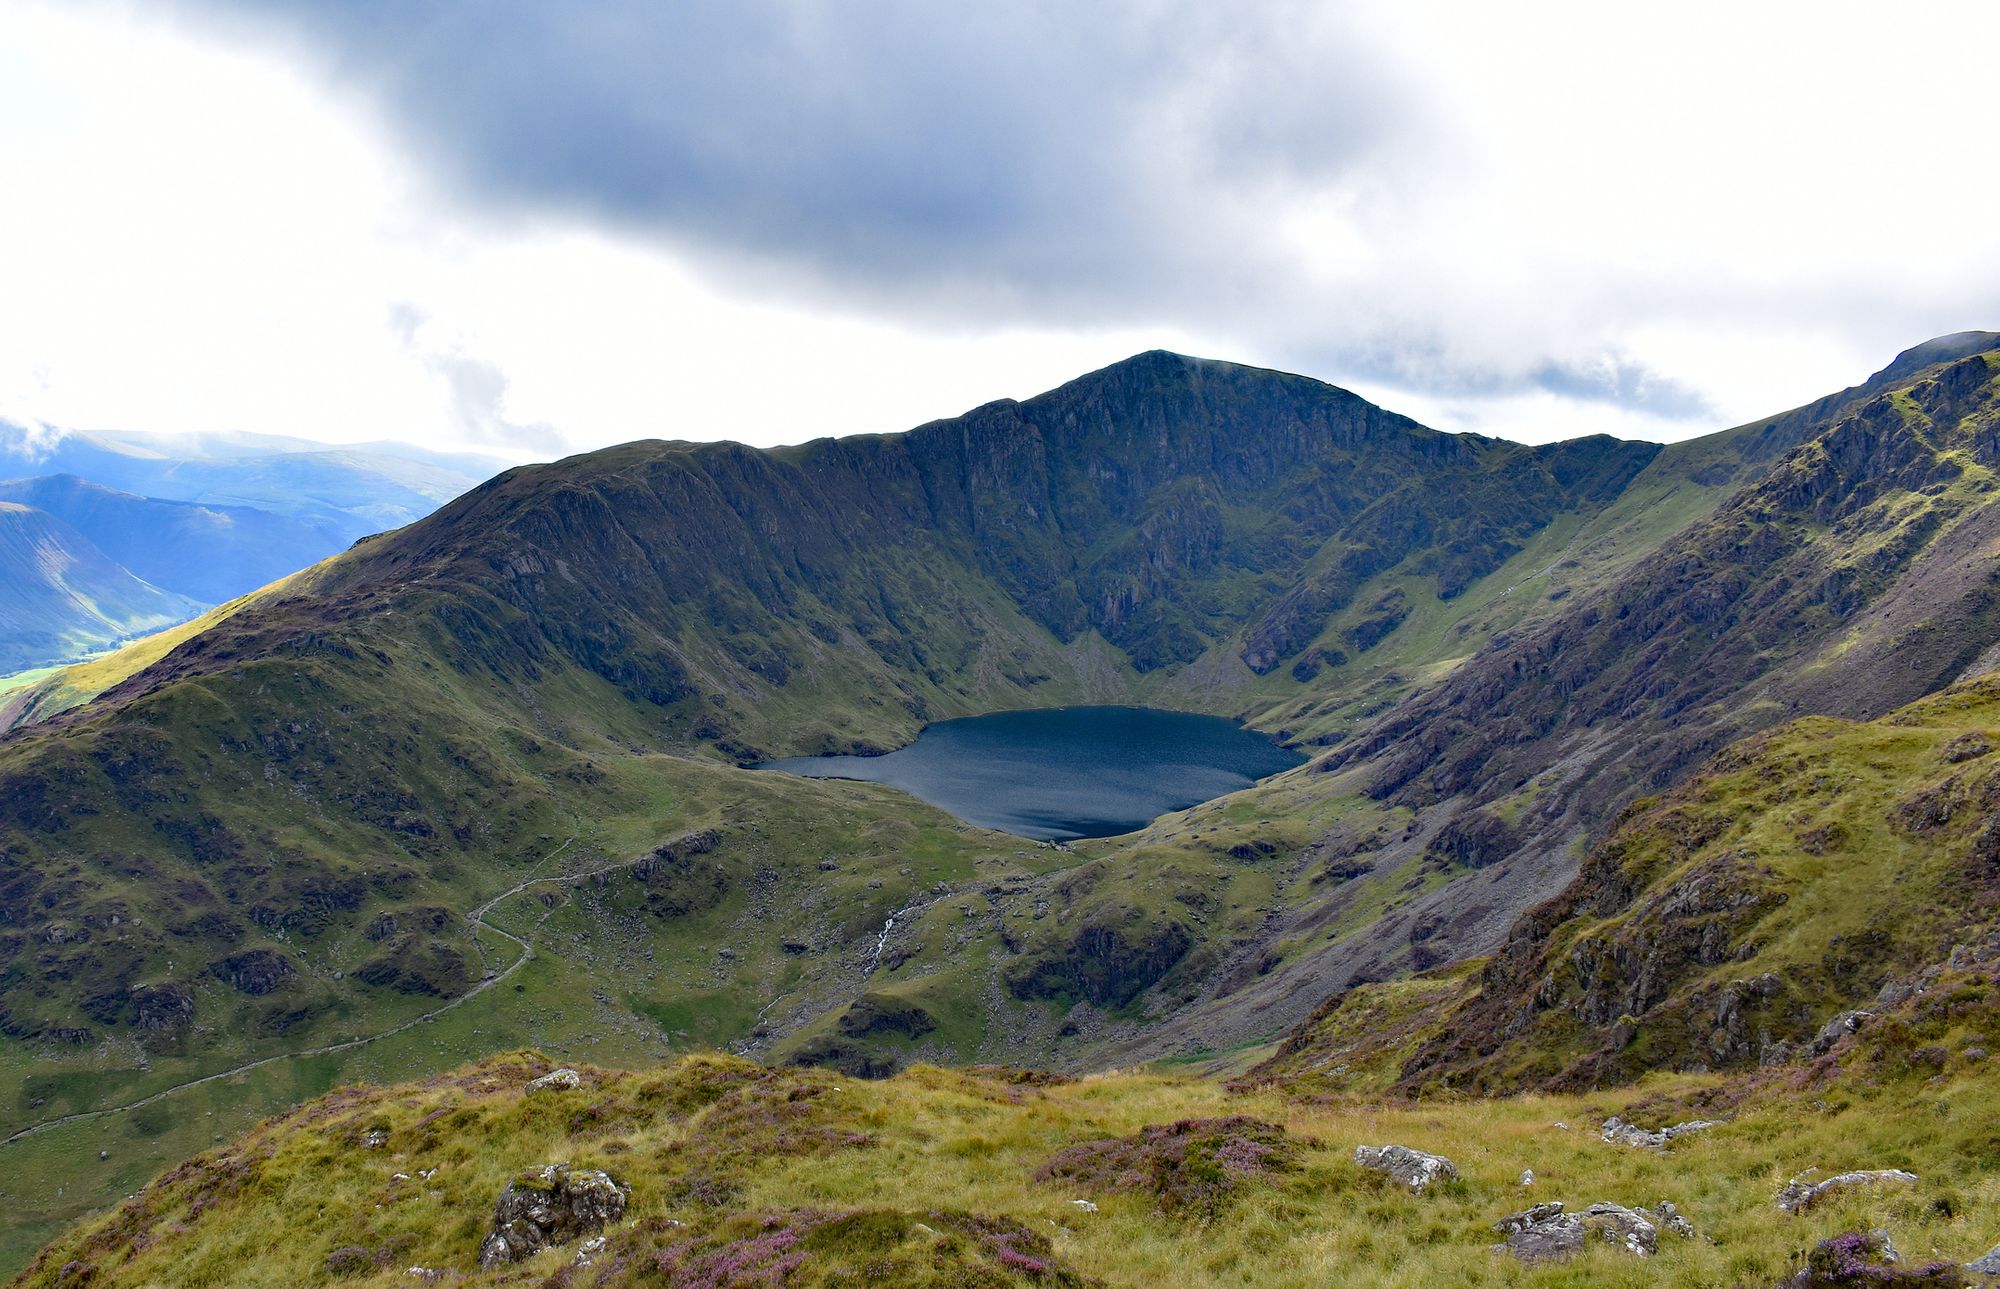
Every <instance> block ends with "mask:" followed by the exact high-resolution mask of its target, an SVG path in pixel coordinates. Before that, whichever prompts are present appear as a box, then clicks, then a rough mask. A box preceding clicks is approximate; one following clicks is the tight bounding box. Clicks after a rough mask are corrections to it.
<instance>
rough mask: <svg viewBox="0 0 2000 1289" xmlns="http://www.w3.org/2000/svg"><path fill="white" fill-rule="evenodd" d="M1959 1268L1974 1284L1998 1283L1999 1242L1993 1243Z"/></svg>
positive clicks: (1999, 1266) (1999, 1267)
mask: <svg viewBox="0 0 2000 1289" xmlns="http://www.w3.org/2000/svg"><path fill="white" fill-rule="evenodd" d="M1959 1270H1961V1271H1963V1272H1964V1273H1965V1275H1966V1277H1967V1278H1968V1279H1970V1280H1971V1281H1972V1283H1973V1284H1976V1285H2000V1244H1996V1245H1994V1246H1993V1247H1992V1248H1991V1249H1988V1250H1987V1251H1986V1252H1985V1253H1983V1254H1981V1255H1980V1256H1979V1257H1976V1258H1974V1259H1973V1260H1972V1261H1970V1262H1968V1263H1966V1264H1965V1265H1964V1266H1963V1267H1960V1268H1959Z"/></svg>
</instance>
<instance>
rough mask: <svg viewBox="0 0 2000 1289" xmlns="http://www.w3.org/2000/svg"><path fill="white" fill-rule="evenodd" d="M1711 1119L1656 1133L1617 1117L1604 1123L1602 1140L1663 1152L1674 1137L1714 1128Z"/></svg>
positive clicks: (1613, 1116)
mask: <svg viewBox="0 0 2000 1289" xmlns="http://www.w3.org/2000/svg"><path fill="white" fill-rule="evenodd" d="M1715 1126H1716V1125H1715V1121H1714V1120H1712V1119H1690V1120H1688V1121H1687V1122H1686V1123H1677V1124H1674V1125H1673V1126H1672V1127H1670V1128H1661V1129H1658V1130H1657V1131H1655V1130H1653V1129H1648V1128H1641V1127H1640V1126H1639V1125H1638V1124H1636V1123H1626V1122H1625V1121H1624V1120H1623V1119H1620V1118H1619V1117H1618V1116H1617V1115H1615V1114H1614V1115H1612V1116H1611V1117H1610V1118H1609V1119H1606V1120H1605V1121H1604V1139H1605V1140H1606V1141H1610V1142H1616V1143H1617V1144H1619V1145H1623V1146H1640V1147H1643V1148H1645V1149H1647V1150H1665V1149H1666V1148H1667V1143H1668V1142H1670V1141H1672V1140H1673V1139H1674V1138H1676V1137H1685V1136H1687V1135H1688V1134H1689V1133H1691V1132H1706V1131H1708V1130H1709V1129H1710V1128H1713V1127H1715Z"/></svg>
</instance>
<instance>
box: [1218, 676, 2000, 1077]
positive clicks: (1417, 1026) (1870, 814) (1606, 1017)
mask: <svg viewBox="0 0 2000 1289" xmlns="http://www.w3.org/2000/svg"><path fill="white" fill-rule="evenodd" d="M1996 731H2000V675H1994V674H1990V673H1989V674H1982V675H1980V676H1978V677H1976V678H1973V679H1970V680H1967V681H1965V682H1963V683H1961V684H1958V685H1955V686H1952V687H1950V688H1947V689H1945V690H1943V691H1942V692H1940V693H1937V694H1934V695H1931V696H1929V697H1926V698H1923V699H1920V700H1918V701H1917V702H1915V703H1912V704H1910V705H1908V706H1906V707H1902V708H1899V709H1897V710H1896V711H1894V712H1891V713H1890V714H1888V715H1887V716H1885V717H1882V718H1880V719H1877V720H1873V721H1866V722H1854V721H1843V720H1840V719H1837V718H1833V717H1808V718H1806V719H1803V720H1799V721H1794V722H1791V723H1789V724H1786V725H1783V726H1781V727H1779V728H1778V729H1776V730H1773V731H1770V732H1768V733H1764V734H1759V735H1755V736H1752V737H1750V738H1747V739H1744V740H1742V741H1740V742H1738V743H1735V744H1732V745H1730V746H1729V747H1727V748H1725V749H1723V750H1722V751H1721V752H1719V753H1717V754H1716V755H1715V756H1713V757H1712V758H1710V759H1709V760H1708V761H1707V762H1705V763H1704V764H1703V765H1702V766H1701V768H1700V769H1699V770H1698V772H1697V773H1695V774H1694V775H1692V776H1691V777H1689V778H1688V779H1686V780H1685V781H1684V782H1682V783H1681V784H1679V785H1678V786H1677V787H1675V788H1674V789H1673V790H1672V791H1670V792H1667V793H1665V794H1663V795H1661V796H1659V797H1655V798H1646V799H1643V800H1641V801H1638V802H1635V803H1634V804H1633V805H1632V806H1630V807H1629V808H1628V809H1627V810H1626V811H1625V812H1624V813H1623V814H1622V815H1621V816H1620V818H1619V819H1618V821H1617V823H1616V826H1615V827H1614V828H1613V829H1612V830H1611V831H1610V833H1609V834H1608V835H1607V836H1606V837H1605V839H1604V840H1603V841H1602V842H1600V843H1599V844H1597V845H1596V846H1594V847H1593V848H1592V850H1591V852H1590V854H1589V856H1588V857H1587V858H1586V859H1585V861H1584V863H1583V865H1582V869H1581V871H1580V872H1579V873H1578V875H1577V877H1576V878H1575V880H1574V881H1572V882H1571V883H1570V884H1569V885H1568V886H1567V887H1566V888H1564V889H1563V890H1562V891H1561V892H1560V893H1558V894H1556V895H1555V896H1554V897H1553V898H1551V899H1549V900H1547V901H1546V902H1544V903H1542V904H1540V905H1538V906H1536V907H1535V908H1533V909H1531V910H1530V911H1529V912H1528V913H1527V914H1526V915H1525V916H1524V917H1522V918H1521V920H1520V921H1518V922H1517V923H1516V924H1515V925H1514V926H1513V928H1512V929H1511V930H1510V931H1509V932H1508V935H1507V937H1506V938H1505V940H1504V941H1503V942H1502V943H1501V944H1500V945H1498V946H1496V949H1495V952H1494V953H1493V954H1492V956H1491V957H1490V958H1486V959H1475V960H1471V961H1470V962H1468V963H1465V964H1457V965H1453V966H1451V967H1445V968H1439V969H1438V970H1436V971H1434V972H1431V973H1428V974H1426V975H1423V976H1419V977H1417V978H1415V979H1413V980H1408V981H1401V982H1397V983H1394V984H1385V985H1366V986H1362V987H1360V988H1357V989H1354V990H1352V991H1349V992H1346V993H1344V994H1341V995H1338V996H1336V997H1334V998H1330V999H1328V1000H1327V1002H1326V1004H1325V1005H1324V1006H1323V1007H1322V1008H1321V1009H1320V1010H1319V1012H1318V1013H1317V1014H1316V1015H1315V1016H1313V1017H1312V1018H1311V1019H1310V1020H1309V1021H1308V1022H1307V1023H1306V1024H1304V1025H1302V1026H1301V1027H1300V1028H1299V1029H1298V1030H1297V1031H1296V1032H1295V1033H1294V1034H1293V1035H1292V1036H1291V1037H1290V1038H1289V1039H1288V1040H1287V1042H1286V1044H1285V1048H1284V1050H1283V1051H1282V1052H1281V1053H1280V1054H1279V1055H1278V1056H1276V1057H1275V1058H1273V1059H1272V1060H1271V1061H1270V1062H1268V1063H1266V1064H1265V1065H1264V1066H1263V1067H1262V1068H1261V1069H1260V1070H1259V1072H1258V1074H1257V1078H1258V1079H1259V1080H1261V1081H1275V1082H1280V1083H1285V1084H1287V1085H1313V1086H1327V1087H1362V1086H1369V1087H1375V1088H1390V1087H1395V1088H1400V1089H1402V1090H1405V1091H1411V1092H1417V1091H1424V1090H1433V1089H1437V1088H1442V1087H1450V1088H1455V1089H1472V1090H1478V1091H1484V1092H1489V1093H1490V1092H1506V1091H1517V1090H1520V1089H1524V1088H1564V1089H1589V1088H1601V1087H1606V1086H1614V1085H1617V1084H1620V1083H1626V1082H1630V1081H1632V1080H1634V1079H1637V1078H1640V1077H1642V1076H1643V1075H1645V1074H1647V1073H1650V1072H1652V1071H1657V1070H1697V1071H1707V1070H1710V1069H1737V1070H1755V1069H1758V1068H1760V1067H1771V1066H1778V1065H1783V1064H1784V1063H1786V1062H1789V1061H1797V1060H1810V1059H1812V1058H1815V1057H1819V1056H1823V1055H1824V1054H1825V1053H1826V1052H1828V1051H1829V1050H1831V1049H1832V1048H1833V1047H1834V1046H1835V1044H1836V1042H1837V1041H1839V1040H1842V1039H1845V1038H1846V1037H1847V1036H1848V1035H1850V1034H1854V1033H1856V1032H1859V1035H1860V1039H1861V1041H1862V1042H1863V1043H1868V1042H1871V1041H1875V1040H1878V1039H1880V1038H1881V1037H1882V1036H1883V1033H1884V1032H1885V1030H1886V1025H1878V1024H1876V1023H1875V1022H1876V1021H1877V1020H1878V1019H1883V1018H1885V1017H1886V1015H1887V1014H1888V1013H1890V1012H1892V1011H1893V1010H1894V1009H1896V1008H1897V1007H1899V1006H1900V1005H1901V1004H1903V1003H1904V1002H1906V1001H1909V1000H1911V999H1915V998H1917V997H1918V995H1921V994H1924V993H1926V992H1928V991H1929V990H1930V989H1931V988H1932V986H1933V985H1935V984H1936V982H1937V981H1938V980H1939V979H1940V977H1941V976H1942V975H1944V974H1945V973H1962V972H1965V971H1968V970H1972V969H1974V968H1976V967H1978V966H1979V964H1984V963H1988V962H1990V961H1991V957H1992V953H1991V950H1992V948H1993V946H1995V945H2000V938H1996V936H2000V926H1996V925H1995V920H1994V916H1993V907H1994V902H1995V894H1996V882H2000V829H1996V828H1995V827H1993V826H1992V805H1993V803H1994V802H1995V801H1996V800H2000V774H1996V771H2000V763H1995V762H1994V759H1993V754H1994V750H1995V747H1996V743H1995V739H1996V738H1997V737H2000V733H1996ZM1897 1037H1898V1039H1900V1038H1901V1037H1903V1036H1900V1035H1898V1036H1897ZM1335 1066H1339V1067H1340V1068H1339V1072H1338V1073H1337V1074H1334V1075H1331V1076H1329V1075H1324V1074H1315V1073H1314V1072H1315V1071H1325V1070H1328V1069H1331V1068H1333V1067H1335Z"/></svg>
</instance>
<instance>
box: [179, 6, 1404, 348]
mask: <svg viewBox="0 0 2000 1289" xmlns="http://www.w3.org/2000/svg"><path fill="white" fill-rule="evenodd" d="M195 2H197V3H199V5H200V7H203V8H208V9H216V8H219V9H221V10H223V11H225V12H229V13H232V14H233V15H235V16H237V17H240V18H242V19H244V20H245V21H250V22H268V21H271V20H273V19H274V18H275V19H278V20H280V21H284V22H286V23H287V24H288V25H289V26H290V27H291V28H292V29H293V30H295V31H303V32H304V34H305V36H306V40H305V45H306V47H307V48H308V49H309V50H312V51H315V52H317V53H319V54H320V55H322V56H325V57H328V58H330V63H329V66H330V69H331V70H332V71H333V72H334V74H335V75H336V76H338V77H339V78H340V79H342V80H344V81H347V82H351V83H353V84H356V85H359V86H361V87H362V88H364V89H365V90H367V91H368V92H369V93H370V94H372V95H373V96H375V97H377V98H378V99H379V101H380V102H382V103H383V104H385V105H386V106H387V109H388V113H389V116H390V119H391V120H392V122H394V124H395V125H396V127H397V128H398V129H399V130H400V131H402V132H403V133H404V135H405V136H406V138H407V139H409V140H410V141H412V142H413V143H414V145H415V147H416V150H417V151H418V153H419V155H421V156H422V157H423V158H424V159H425V160H426V162H427V163H428V165H429V166H430V167H431V168H432V170H433V172H434V173H438V174H441V175H443V176H445V177H446V178H447V180H448V182H450V183H451V184H453V185H454V186H455V187H456V188H457V189H458V190H460V191H461V192H462V193H463V194H465V195H467V196H469V197H471V198H472V199H474V200H475V201H477V202H478V203H480V204H481V205H482V206H484V207H485V208H487V209H493V208H495V207H499V208H503V209H504V208H513V209H516V210H522V211H529V212H548V211H555V212H566V213H575V214H581V215H583V216H586V217H588V218H591V219H593V220H598V221H605V222H609V223H612V224H615V225H617V226H620V227H621V228H623V229H625V230H628V231H629V230H640V231H644V232H648V233H652V234H655V235H657V236H659V237H662V238H664V239H667V240H670V241H672V242H674V243H676V244H679V245H683V246H693V247H697V248H702V249H707V250H710V251H720V252H723V253H725V254H728V255H732V256H738V257H746V258H747V259H748V260H750V261H752V262H753V263H756V264H758V265H761V266H762V267H763V268H765V269H766V270H773V269H775V270H777V271H780V272H784V271H791V272H798V273H804V274H806V275H809V276H810V277H811V278H814V279H817V280H818V281H820V282H821V283H824V284H826V285H829V286H832V287H834V288H835V289H837V290H839V291H842V292H845V293H855V292H859V293H860V294H862V295H863V296H866V297H871V298H878V299H880V298H887V299H895V300H900V301H902V302H905V303H907V302H909V301H911V300H919V301H928V302H929V303H931V304H933V305H937V304H942V305H943V307H944V308H946V309H949V308H950V307H952V305H953V304H955V303H961V302H971V301H977V302H979V303H980V304H983V305H986V306H989V307H990V306H992V305H994V304H995V303H996V302H1009V301H1011V302H1015V303H1018V304H1019V305H1020V306H1021V307H1023V308H1024V309H1025V310H1027V311H1029V312H1032V313H1035V314H1037V315H1039V316H1040V318H1041V320H1044V321H1063V320H1064V319H1063V318H1061V317H1055V318H1051V317H1049V316H1048V313H1049V311H1050V310H1054V311H1055V312H1056V313H1058V314H1061V313H1064V312H1073V313H1078V314H1081V315H1083V316H1082V317H1081V318H1078V319H1077V320H1086V319H1092V320H1094V319H1096V318H1098V317H1101V316H1103V314H1104V313H1105V312H1107V311H1113V312H1115V311H1117V310H1118V309H1120V308H1129V306H1130V304H1131V303H1132V302H1135V301H1142V302H1143V301H1151V302H1158V301H1159V300H1161V299H1162V298H1172V297H1174V296H1178V295H1183V294H1185V293H1188V292H1191V291H1199V290H1203V289H1206V290H1210V291H1213V292H1216V293H1219V294H1228V293H1230V292H1231V291H1234V290H1239V289H1241V287H1242V285H1243V283H1242V281H1241V279H1242V278H1244V277H1245V276H1251V277H1254V276H1255V275H1257V274H1258V273H1260V272H1262V271H1264V270H1265V268H1266V267H1267V266H1265V265H1262V264H1260V262H1259V256H1258V253H1257V250H1256V248H1255V247H1254V246H1250V245H1245V244H1243V242H1242V241H1241V240H1240V234H1241V232H1242V230H1241V229H1238V228H1236V227H1233V226H1232V224H1231V220H1230V218H1229V216H1228V213H1227V208H1228V204H1229V201H1230V200H1231V199H1232V197H1233V196H1234V195H1236V194H1240V193H1246V192H1254V191H1255V190H1256V189H1258V188H1259V187H1268V186H1272V185H1284V184H1287V183H1293V182H1323V181H1325V180H1327V179H1329V178H1337V177H1338V176H1339V175H1340V173H1341V172H1342V171H1343V168H1345V167H1348V166H1351V165H1353V164H1354V163H1355V162H1356V161H1357V160H1358V159H1359V158H1361V157H1363V156H1365V155H1366V154H1368V153H1369V152H1370V151H1371V150H1373V149H1375V148H1377V147H1379V146H1381V145H1383V144H1384V143H1385V142H1387V141H1388V140H1389V139H1390V138H1391V137H1392V135H1393V134H1394V132H1395V130H1396V129H1397V128H1398V126H1397V125H1396V123H1397V122H1401V121H1407V120H1409V119H1410V117H1411V113H1410V112H1409V111H1408V105H1407V104H1405V103H1403V102H1402V93H1401V91H1400V90H1399V89H1398V88H1397V87H1396V86H1395V85H1394V84H1393V83H1392V81H1391V78H1390V77H1388V76H1387V75H1386V74H1384V73H1381V72H1380V71H1378V70H1376V69H1375V66H1374V64H1373V62H1372V61H1371V59H1370V57H1369V54H1368V52H1367V51H1366V50H1365V49H1364V48H1362V46H1361V44H1360V42H1359V41H1357V40H1355V39H1354V38H1352V37H1351V36H1346V35H1343V34H1341V33H1339V32H1330V33H1329V32H1325V31H1323V30H1321V28H1320V27H1319V26H1316V25H1315V22H1314V21H1313V20H1311V17H1310V15H1311V11H1310V10H1308V9H1306V8H1303V7H1299V6H1294V5H1290V4H1266V5H1262V6H1248V5H1246V6H1234V5H1230V6H1215V5H1208V4H1202V3H1196V2H1192V0H1186V2H1184V0H1158V2H1156V3H1147V4H1141V5H1119V6H1113V5H1077V4H1074V3H1027V4H1010V5H976V6H975V5H955V4H938V3H935V2H934V0H878V2H875V3H837V2H834V0H825V2H812V0H801V2H797V3H774V2H771V0H747V2H746V0H727V2H726V3H714V2H710V3H689V4H660V3H657V2H656V0H592V2H590V3H579V4H548V3H545V2H543V0H534V2H529V0H480V2H476V3H475V2H474V0H441V2H439V3H422V4H411V3H407V0H358V2H349V0H326V2H317V0H277V2H276V3H258V4H255V5H251V4H248V3H240V2H239V0H195ZM1204 279H1207V280H1206V281H1205V282H1204Z"/></svg>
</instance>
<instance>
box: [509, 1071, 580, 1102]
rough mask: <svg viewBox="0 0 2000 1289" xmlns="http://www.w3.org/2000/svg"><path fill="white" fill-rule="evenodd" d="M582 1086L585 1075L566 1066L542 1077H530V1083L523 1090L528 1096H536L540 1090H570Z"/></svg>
mask: <svg viewBox="0 0 2000 1289" xmlns="http://www.w3.org/2000/svg"><path fill="white" fill-rule="evenodd" d="M582 1086H583V1076H582V1075H581V1074H578V1073H577V1072H576V1071H575V1070H572V1069H570V1068H569V1067H568V1066H564V1067H563V1068H561V1069H559V1070H550V1071H549V1072H548V1073H547V1074H544V1075H542V1076H541V1077H540V1078H537V1079H529V1080H528V1085H527V1086H526V1087H524V1088H522V1089H521V1091H522V1092H523V1093H524V1094H525V1095H527V1096H534V1095H535V1094H536V1093H538V1092H570V1091H574V1090H575V1089H577V1088H580V1087H582Z"/></svg>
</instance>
